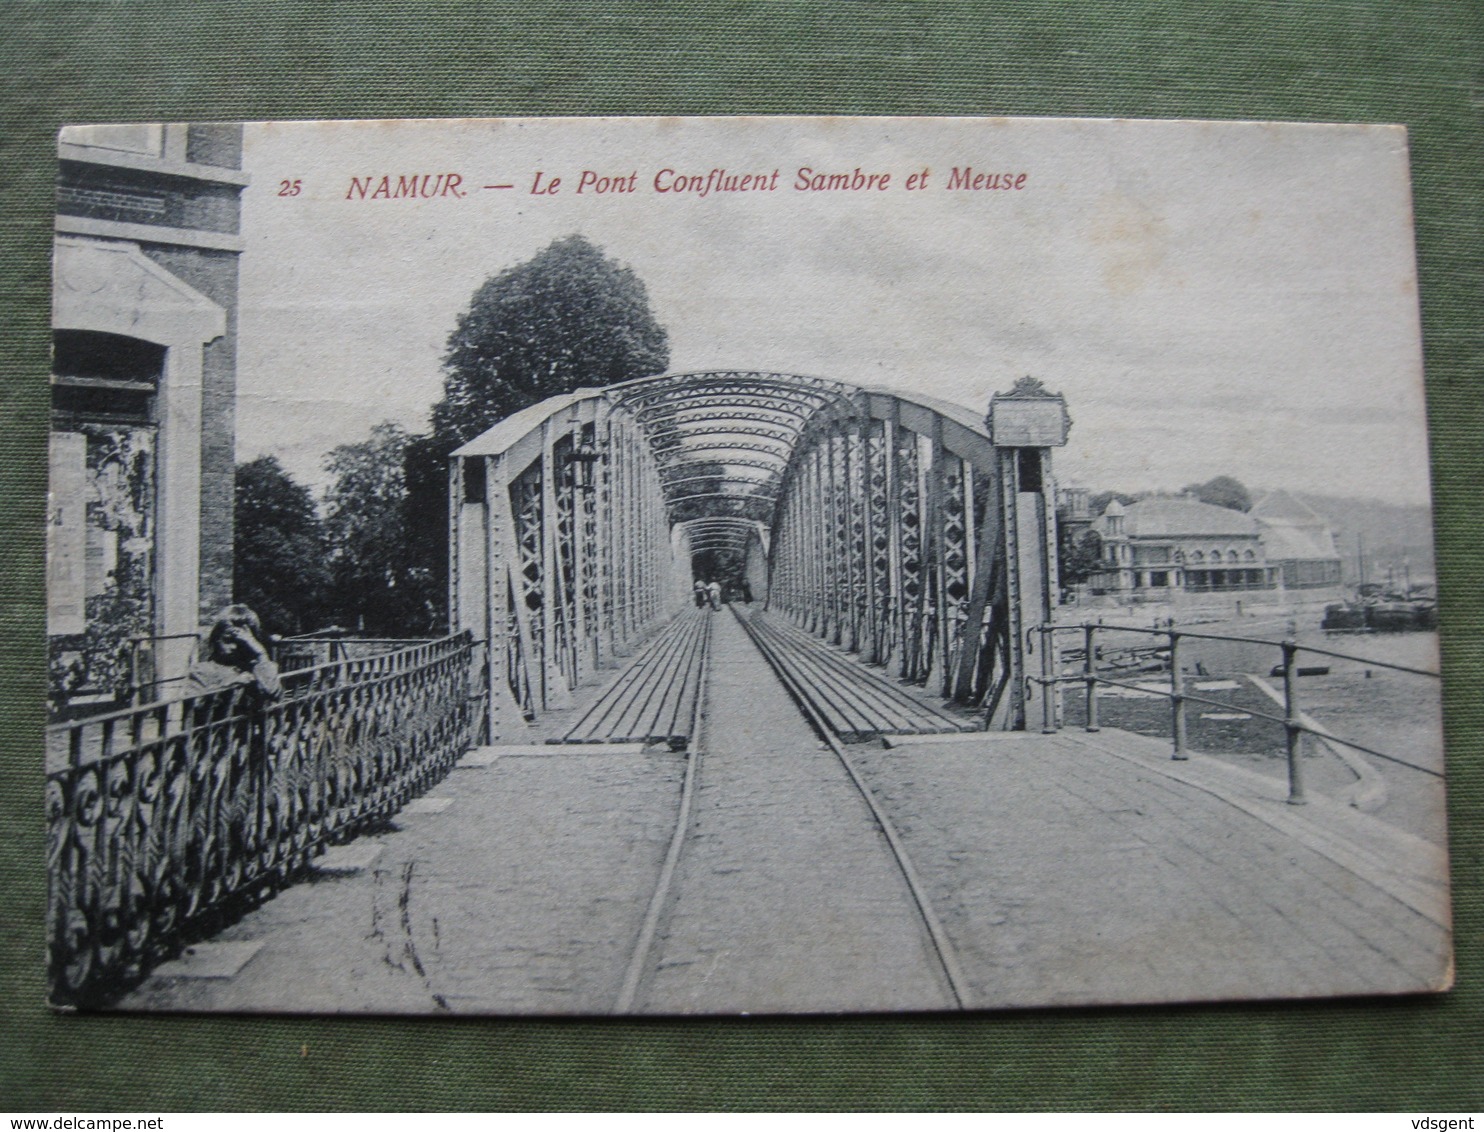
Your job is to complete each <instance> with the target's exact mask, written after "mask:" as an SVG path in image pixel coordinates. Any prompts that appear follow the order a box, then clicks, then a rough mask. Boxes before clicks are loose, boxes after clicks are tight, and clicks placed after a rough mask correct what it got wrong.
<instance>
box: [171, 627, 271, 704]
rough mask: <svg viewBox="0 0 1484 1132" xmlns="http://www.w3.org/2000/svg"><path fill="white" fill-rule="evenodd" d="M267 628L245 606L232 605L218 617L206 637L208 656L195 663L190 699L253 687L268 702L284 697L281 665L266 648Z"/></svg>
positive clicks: (188, 689) (188, 692)
mask: <svg viewBox="0 0 1484 1132" xmlns="http://www.w3.org/2000/svg"><path fill="white" fill-rule="evenodd" d="M262 636H263V625H262V622H260V621H259V620H258V615H257V614H256V613H254V612H253V611H252V610H251V609H249V608H248V607H247V606H245V605H229V606H227V607H226V608H225V609H223V610H222V611H221V612H220V613H218V614H217V615H216V620H215V621H214V622H213V623H212V626H211V631H210V633H208V634H207V637H206V650H205V652H206V655H205V656H198V657H196V658H195V659H194V660H192V661H191V669H190V671H189V672H188V673H187V674H186V679H185V694H186V696H199V695H202V694H204V693H206V692H218V691H221V690H222V689H224V688H235V687H238V686H251V687H252V688H253V690H254V691H255V692H256V693H257V695H258V696H259V697H261V698H262V699H263V700H265V701H269V700H276V699H278V698H279V697H280V696H282V695H283V685H282V684H281V683H280V682H279V679H278V665H276V664H274V663H273V661H272V659H270V658H269V656H268V649H267V648H266V647H265V646H264V645H263V642H262Z"/></svg>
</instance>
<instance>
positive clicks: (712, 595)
mask: <svg viewBox="0 0 1484 1132" xmlns="http://www.w3.org/2000/svg"><path fill="white" fill-rule="evenodd" d="M706 596H707V597H708V598H709V599H710V601H711V608H712V609H720V608H721V583H720V582H718V581H717V580H716V579H715V578H713V579H711V581H710V582H709V583H707V585H706Z"/></svg>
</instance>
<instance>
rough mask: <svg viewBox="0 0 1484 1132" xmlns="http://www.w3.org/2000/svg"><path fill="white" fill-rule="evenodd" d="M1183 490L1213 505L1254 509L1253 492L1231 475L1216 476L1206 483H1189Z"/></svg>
mask: <svg viewBox="0 0 1484 1132" xmlns="http://www.w3.org/2000/svg"><path fill="white" fill-rule="evenodd" d="M1181 490H1183V491H1185V492H1186V493H1188V494H1190V495H1193V496H1195V497H1196V498H1197V499H1199V500H1200V501H1201V502H1202V503H1209V504H1211V505H1212V506H1213V507H1225V508H1227V509H1228V510H1229V511H1250V510H1252V494H1251V492H1249V491H1248V490H1247V488H1246V487H1244V486H1243V484H1242V482H1241V481H1240V480H1235V479H1233V478H1232V477H1231V476H1216V477H1214V478H1213V479H1209V480H1207V481H1206V482H1205V483H1193V484H1187V485H1186V486H1185V487H1184V488H1182V489H1181Z"/></svg>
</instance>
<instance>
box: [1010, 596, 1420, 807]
mask: <svg viewBox="0 0 1484 1132" xmlns="http://www.w3.org/2000/svg"><path fill="white" fill-rule="evenodd" d="M1030 632H1031V633H1032V634H1039V636H1040V651H1041V672H1040V675H1039V676H1032V677H1029V678H1030V679H1032V680H1034V681H1036V682H1037V683H1039V684H1042V685H1044V686H1046V687H1057V686H1060V685H1063V684H1081V685H1083V688H1084V690H1085V694H1086V697H1087V699H1086V721H1085V724H1084V727H1085V729H1086V730H1088V731H1097V730H1099V722H1098V687H1099V685H1107V686H1108V687H1112V688H1122V689H1126V690H1129V691H1133V692H1136V693H1139V694H1143V695H1154V696H1160V697H1163V698H1165V699H1168V701H1169V703H1170V736H1171V740H1172V746H1173V751H1172V755H1171V757H1172V758H1175V759H1187V758H1189V757H1190V743H1189V739H1188V727H1187V707H1188V705H1190V704H1201V705H1205V706H1210V707H1214V708H1219V709H1230V707H1231V704H1230V703H1229V702H1227V701H1223V700H1215V699H1211V698H1210V697H1207V696H1201V695H1196V694H1193V693H1192V692H1190V691H1188V690H1187V687H1186V674H1185V664H1184V663H1183V661H1182V659H1181V642H1182V641H1221V642H1228V643H1232V644H1240V645H1256V646H1262V647H1265V648H1270V649H1274V650H1277V651H1276V652H1275V654H1274V655H1276V656H1279V657H1280V658H1281V659H1280V660H1279V663H1278V664H1276V665H1274V666H1273V667H1272V669H1271V670H1270V675H1272V676H1275V677H1276V676H1281V677H1282V679H1283V692H1282V706H1283V714H1282V715H1276V714H1274V713H1271V712H1263V711H1258V710H1256V709H1254V708H1251V707H1244V708H1243V712H1244V714H1246V715H1250V716H1252V717H1253V718H1256V719H1261V720H1266V721H1268V722H1271V723H1276V724H1280V725H1281V726H1282V727H1283V729H1284V735H1285V747H1286V751H1285V753H1286V756H1287V760H1288V801H1289V802H1290V803H1291V804H1293V805H1296V806H1301V805H1303V804H1304V803H1305V801H1307V798H1306V796H1305V793H1304V771H1303V760H1302V757H1301V754H1302V752H1301V747H1300V744H1301V741H1302V738H1303V736H1304V735H1313V736H1316V737H1318V738H1320V739H1322V740H1324V741H1325V742H1327V743H1338V744H1339V745H1341V746H1343V747H1347V748H1349V749H1351V750H1354V751H1360V752H1361V753H1363V754H1367V755H1373V756H1375V757H1376V758H1379V759H1383V760H1386V761H1388V762H1394V763H1399V764H1401V765H1403V766H1406V767H1409V768H1411V769H1412V770H1416V771H1419V772H1421V773H1423V774H1425V775H1429V776H1431V777H1434V778H1441V777H1443V775H1442V772H1441V771H1439V770H1434V769H1433V768H1431V767H1426V766H1420V765H1418V764H1417V763H1415V762H1412V761H1409V760H1407V759H1404V758H1402V757H1401V756H1399V755H1397V754H1396V753H1395V752H1390V751H1382V750H1379V749H1378V748H1376V747H1374V746H1371V745H1369V744H1366V743H1362V742H1359V741H1358V740H1356V739H1351V738H1345V737H1343V736H1341V735H1337V734H1335V733H1334V732H1333V731H1331V730H1329V729H1328V728H1323V727H1318V726H1315V725H1313V724H1312V723H1311V722H1308V721H1307V718H1306V716H1305V715H1304V712H1303V709H1302V706H1301V704H1300V702H1299V684H1298V677H1299V675H1300V674H1301V672H1305V671H1307V670H1306V669H1304V668H1303V667H1302V666H1301V665H1300V664H1299V663H1298V656H1299V654H1300V653H1310V654H1313V655H1316V656H1323V657H1329V658H1332V659H1336V660H1341V661H1352V662H1355V663H1359V664H1363V665H1364V666H1365V667H1366V668H1381V669H1387V670H1389V671H1392V672H1401V673H1406V674H1408V675H1412V676H1420V677H1424V678H1427V679H1430V680H1434V681H1438V680H1441V674H1440V673H1437V672H1433V671H1431V670H1429V669H1425V668H1414V667H1411V666H1408V665H1405V664H1395V663H1391V662H1388V661H1382V660H1376V659H1373V658H1371V657H1359V656H1355V655H1353V654H1351V653H1343V652H1336V651H1334V650H1333V649H1325V648H1318V647H1316V646H1313V645H1301V644H1299V643H1298V642H1297V641H1296V640H1293V639H1292V638H1288V639H1285V640H1281V641H1273V640H1268V639H1263V638H1261V637H1245V636H1237V635H1233V634H1227V633H1199V632H1192V631H1190V630H1187V629H1180V628H1177V627H1176V626H1175V625H1174V624H1170V625H1168V626H1166V627H1164V628H1152V629H1142V628H1135V627H1133V626H1124V625H1118V626H1112V625H1109V626H1104V625H1100V624H1092V623H1087V624H1082V625H1040V626H1037V627H1035V628H1033V629H1031V630H1030ZM1071 632H1076V633H1081V634H1082V637H1083V641H1082V649H1081V653H1082V671H1081V672H1080V673H1076V674H1072V673H1063V672H1060V671H1059V668H1060V663H1061V660H1062V659H1063V656H1062V653H1061V651H1060V650H1059V649H1058V648H1057V647H1056V645H1055V638H1056V634H1058V633H1071ZM1112 633H1118V634H1124V633H1132V634H1137V635H1141V636H1144V637H1148V638H1152V639H1154V640H1156V641H1158V642H1160V644H1159V645H1158V646H1156V647H1155V648H1154V649H1142V650H1137V649H1136V650H1125V651H1132V652H1138V653H1143V654H1147V655H1148V657H1149V658H1151V659H1155V660H1156V661H1157V663H1156V664H1155V665H1153V666H1152V667H1157V668H1165V669H1167V670H1168V680H1169V687H1168V688H1167V689H1162V688H1156V687H1152V686H1151V685H1150V683H1149V682H1147V681H1144V682H1139V683H1134V682H1130V681H1128V680H1120V679H1116V678H1114V677H1113V676H1110V675H1108V673H1107V672H1106V671H1101V672H1100V671H1099V670H1098V662H1099V660H1100V659H1101V657H1102V651H1101V649H1100V646H1099V643H1098V642H1099V634H1112ZM1057 698H1058V697H1054V696H1049V695H1048V696H1045V697H1043V698H1042V704H1043V715H1042V720H1041V729H1042V731H1043V732H1044V733H1047V734H1050V733H1052V732H1055V731H1056V730H1057V729H1058V719H1057V704H1056V700H1057Z"/></svg>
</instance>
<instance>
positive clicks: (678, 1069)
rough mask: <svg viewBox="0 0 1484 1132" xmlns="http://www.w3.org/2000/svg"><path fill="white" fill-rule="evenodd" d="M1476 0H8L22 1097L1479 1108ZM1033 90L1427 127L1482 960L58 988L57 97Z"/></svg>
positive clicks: (2, 901) (1452, 613)
mask: <svg viewBox="0 0 1484 1132" xmlns="http://www.w3.org/2000/svg"><path fill="white" fill-rule="evenodd" d="M1481 14H1484V5H1481V4H1480V3H1478V2H1477V0H1474V2H1468V0H1464V2H1460V3H1442V2H1426V3H1424V2H1398V0H1350V2H1346V3H1308V4H1304V3H1294V2H1278V0H1273V2H1261V0H1232V2H1228V3H1216V2H1214V0H1212V2H1210V3H1206V4H1200V3H1189V2H1167V3H1160V2H1157V0H1130V2H1127V3H1092V2H1087V3H1081V4H1073V3H1057V2H1055V0H1034V2H1020V3H1009V2H1001V3H987V2H985V3H956V2H954V3H950V2H943V3H906V2H900V0H888V2H880V3H863V2H857V3H846V2H835V3H798V2H793V0H776V2H752V3H748V2H738V0H727V2H723V0H685V2H683V3H664V2H658V3H654V4H651V5H643V6H641V5H639V4H631V5H630V4H621V3H606V4H594V3H552V2H549V0H527V2H525V3H508V2H495V3H483V4H475V3H456V2H444V3H416V2H414V0H338V2H327V0H282V2H275V0H235V2H232V3H216V2H207V3H200V2H198V3H186V2H177V3H160V2H138V3H105V2H94V3H71V2H56V0H50V2H44V3H30V2H16V0H0V84H3V92H4V93H3V95H0V114H3V122H0V192H3V205H0V249H3V259H0V263H3V273H0V326H3V335H0V467H3V476H0V634H3V636H0V640H3V652H0V689H3V691H0V743H3V750H0V813H3V820H4V826H3V836H0V894H3V895H0V912H3V928H0V979H3V983H0V1110H3V1109H28V1110H30V1109H37V1110H43V1111H59V1110H60V1111H69V1110H70V1111H73V1112H84V1111H90V1110H91V1111H100V1110H113V1111H119V1110H139V1111H148V1110H170V1109H232V1110H238V1109H293V1110H298V1109H321V1108H342V1109H359V1108H368V1109H370V1108H375V1109H380V1108H391V1109H424V1108H431V1109H447V1108H472V1109H505V1108H567V1109H570V1108H594V1109H605V1108H610V1109H611V1108H706V1109H730V1108H834V1109H838V1108H862V1109H882V1108H885V1109H900V1108H1004V1109H1026V1108H1047V1109H1076V1108H1118V1109H1124V1108H1132V1109H1144V1108H1149V1109H1180V1108H1184V1109H1196V1110H1207V1109H1248V1108H1251V1109H1262V1108H1277V1109H1341V1110H1353V1109H1366V1110H1375V1109H1422V1108H1427V1109H1432V1110H1443V1109H1452V1110H1460V1109H1468V1108H1473V1109H1475V1110H1476V1111H1477V1110H1478V1109H1480V1108H1481V1107H1484V1026H1481V1019H1484V1012H1481V1003H1484V989H1481V986H1484V950H1481V924H1484V900H1481V876H1484V860H1481V829H1484V822H1481V820H1480V816H1479V810H1480V802H1481V798H1484V786H1481V783H1484V771H1481V766H1480V754H1481V749H1484V743H1481V739H1480V735H1481V728H1480V723H1481V719H1484V698H1481V696H1480V695H1479V693H1478V691H1477V687H1478V681H1479V679H1480V678H1481V675H1484V671H1481V670H1484V657H1481V649H1480V645H1481V640H1484V634H1481V621H1484V586H1481V583H1484V568H1481V565H1480V559H1479V548H1478V541H1479V534H1478V532H1479V530H1480V526H1479V522H1478V515H1479V506H1480V491H1479V487H1478V484H1479V477H1480V472H1481V464H1484V460H1481V451H1484V446H1481V443H1480V438H1481V435H1484V432H1481V426H1484V397H1481V373H1480V363H1481V358H1484V351H1481V340H1484V334H1481V330H1480V316H1481V314H1484V239H1481V236H1484V231H1481V230H1484V194H1481V192H1480V190H1481V187H1484V183H1481V182H1484V53H1481V45H1484V36H1481V23H1484V20H1481ZM714 113H846V114H881V113H893V114H1030V115H1086V116H1099V117H1111V116H1128V117H1209V118H1261V119H1291V120H1317V121H1367V122H1401V123H1405V124H1406V125H1407V126H1408V127H1409V128H1410V130H1411V146H1412V162H1413V172H1414V193H1415V201H1416V210H1417V237H1418V246H1419V253H1420V259H1421V285H1422V287H1421V294H1422V307H1423V329H1424V337H1425V343H1426V360H1427V385H1428V399H1429V412H1430V420H1431V427H1432V436H1433V443H1434V476H1435V483H1436V514H1437V522H1438V543H1439V552H1440V556H1441V573H1442V579H1441V580H1442V595H1443V618H1444V637H1443V651H1444V664H1445V676H1446V681H1445V701H1446V710H1447V716H1448V725H1447V727H1448V744H1449V766H1450V781H1449V786H1450V791H1451V794H1450V800H1449V801H1450V805H1449V812H1450V820H1451V823H1452V854H1453V868H1454V901H1455V916H1456V930H1457V945H1458V966H1459V981H1458V987H1457V989H1456V990H1454V991H1453V992H1452V993H1451V994H1449V995H1446V996H1442V997H1437V998H1430V999H1408V1000H1401V1001H1345V1002H1313V1003H1283V1004H1258V1005H1232V1006H1218V1007H1212V1006H1202V1007H1191V1008H1174V1009H1171V1008H1160V1009H1124V1010H1060V1011H1039V1012H1022V1013H1004V1014H988V1015H977V1016H969V1017H906V1018H900V1017H874V1018H846V1019H809V1020H768V1019H742V1020H723V1021H699V1022H697V1021H647V1022H627V1021H625V1022H612V1021H524V1020H517V1021H510V1020H494V1021H477V1020H476V1021H461V1022H448V1021H423V1020H393V1019H387V1020H379V1019H359V1020H351V1019H331V1020H324V1019H314V1018H292V1019H271V1018H227V1017H158V1018H130V1017H81V1018H79V1017H56V1016H52V1015H50V1014H48V1012H47V1011H46V1009H45V1008H44V1007H43V1005H42V996H43V981H42V937H41V930H40V929H41V924H42V910H43V897H44V862H43V852H42V820H41V792H42V791H41V758H40V744H39V735H40V730H41V727H42V718H43V693H44V683H43V677H44V664H43V631H44V625H43V620H44V605H43V601H42V513H43V498H44V489H45V470H46V463H45V459H44V453H45V442H46V410H47V394H46V383H45V381H44V378H43V375H44V374H45V373H46V372H47V367H48V362H47V347H48V341H49V335H48V308H49V252H50V245H51V237H50V232H49V228H50V222H51V203H50V202H51V193H52V185H53V177H54V173H55V162H54V150H53V138H54V134H55V131H56V128H57V127H58V125H59V124H61V123H64V122H92V121H125V120H146V121H159V120H168V121H185V120H209V119H219V120H220V119H249V118H333V117H340V118H367V117H440V116H464V115H512V114H714Z"/></svg>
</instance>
